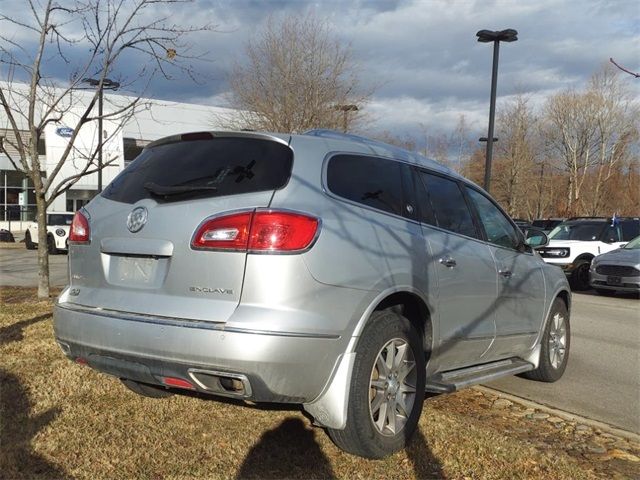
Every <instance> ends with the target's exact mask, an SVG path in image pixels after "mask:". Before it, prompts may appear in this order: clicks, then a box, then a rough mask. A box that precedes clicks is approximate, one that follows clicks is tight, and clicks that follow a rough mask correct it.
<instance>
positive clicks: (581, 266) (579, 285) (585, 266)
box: [569, 260, 591, 290]
mask: <svg viewBox="0 0 640 480" xmlns="http://www.w3.org/2000/svg"><path fill="white" fill-rule="evenodd" d="M590 266H591V261H590V260H579V261H578V262H577V264H576V267H575V269H574V270H573V273H572V274H571V278H570V279H569V283H571V288H573V289H574V290H589V267H590Z"/></svg>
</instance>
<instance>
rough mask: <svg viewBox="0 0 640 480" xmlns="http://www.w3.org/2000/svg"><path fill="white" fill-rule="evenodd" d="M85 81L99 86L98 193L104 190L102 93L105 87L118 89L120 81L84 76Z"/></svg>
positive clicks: (93, 85) (83, 80)
mask: <svg viewBox="0 0 640 480" xmlns="http://www.w3.org/2000/svg"><path fill="white" fill-rule="evenodd" d="M82 82H83V83H88V84H89V85H91V86H92V87H98V193H100V192H102V143H103V138H104V134H103V133H102V94H103V92H104V89H105V88H106V89H107V90H117V89H118V88H119V87H120V83H118V82H115V81H113V80H111V79H110V78H103V79H102V81H101V80H98V79H95V78H83V79H82Z"/></svg>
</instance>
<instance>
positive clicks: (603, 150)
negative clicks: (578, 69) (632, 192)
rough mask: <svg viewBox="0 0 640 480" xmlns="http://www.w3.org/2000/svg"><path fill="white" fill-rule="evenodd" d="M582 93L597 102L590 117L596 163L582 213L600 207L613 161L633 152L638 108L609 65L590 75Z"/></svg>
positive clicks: (636, 131)
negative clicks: (594, 135)
mask: <svg viewBox="0 0 640 480" xmlns="http://www.w3.org/2000/svg"><path fill="white" fill-rule="evenodd" d="M586 95H587V97H588V98H589V99H590V101H591V102H592V103H593V104H594V105H596V106H597V109H596V111H595V119H594V120H595V122H594V123H595V125H594V128H595V130H596V152H595V157H596V159H595V164H596V165H595V172H594V174H593V177H594V178H593V188H592V189H591V192H590V195H589V198H588V202H585V209H586V213H588V214H590V215H595V214H597V212H599V211H600V210H601V207H602V200H603V193H604V192H605V187H606V185H607V183H608V182H609V181H610V180H611V178H612V177H613V174H614V173H615V171H616V169H615V167H616V165H618V164H620V163H623V162H625V161H626V160H627V159H628V158H629V156H630V155H633V148H631V147H632V145H633V144H634V143H635V142H637V141H638V136H639V131H638V130H639V129H638V120H637V119H638V117H639V115H640V111H639V110H638V105H637V104H636V103H634V102H633V97H632V96H631V94H630V92H629V91H628V89H627V88H626V84H624V83H622V82H621V81H620V79H619V77H618V74H617V72H616V71H614V70H613V69H611V68H604V69H603V70H601V71H600V72H598V73H596V74H595V75H594V76H593V77H592V78H591V81H590V82H589V88H588V90H587V92H586Z"/></svg>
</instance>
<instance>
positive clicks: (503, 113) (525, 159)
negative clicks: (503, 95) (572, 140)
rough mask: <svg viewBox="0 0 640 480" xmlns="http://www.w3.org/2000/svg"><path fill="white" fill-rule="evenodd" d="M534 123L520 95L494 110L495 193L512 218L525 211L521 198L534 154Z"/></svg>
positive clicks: (527, 190)
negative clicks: (495, 117)
mask: <svg viewBox="0 0 640 480" xmlns="http://www.w3.org/2000/svg"><path fill="white" fill-rule="evenodd" d="M536 122H537V119H536V117H535V116H534V114H533V111H532V109H531V108H530V107H529V104H528V100H527V98H526V97H525V96H523V95H518V96H516V97H515V98H514V99H513V100H511V101H510V102H509V103H507V104H506V105H505V106H503V107H502V108H501V109H500V111H499V112H498V121H497V124H498V131H497V134H498V138H499V139H500V141H499V142H498V143H497V148H496V150H497V152H496V153H497V158H496V160H497V161H496V167H497V168H496V173H495V175H494V177H495V182H496V192H495V194H496V196H497V197H498V198H500V200H501V202H502V204H503V205H504V207H505V209H506V210H507V212H508V213H509V215H511V216H512V217H516V216H518V217H520V216H523V213H525V212H524V208H523V206H524V205H525V201H524V200H525V198H527V197H528V196H529V193H530V187H531V185H532V182H531V176H532V170H533V167H534V163H535V159H536V155H537V148H536V145H535V141H536V140H537V139H536V138H535V132H536ZM526 213H527V214H529V212H526Z"/></svg>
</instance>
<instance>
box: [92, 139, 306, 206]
mask: <svg viewBox="0 0 640 480" xmlns="http://www.w3.org/2000/svg"><path fill="white" fill-rule="evenodd" d="M292 164H293V151H292V150H291V149H290V148H289V147H288V146H286V145H283V144H281V143H279V142H275V141H272V140H266V139H257V138H247V137H223V138H214V139H211V140H192V141H180V142H175V143H169V144H165V145H159V146H157V147H152V148H149V149H145V150H144V151H143V152H142V153H141V154H140V155H139V156H138V157H137V158H136V159H135V160H134V161H133V162H131V164H130V165H129V166H128V167H127V168H126V169H125V170H124V171H123V172H122V173H120V175H118V176H117V177H116V178H115V179H114V180H113V182H111V184H109V186H108V187H107V188H106V189H105V190H104V191H103V192H102V196H103V197H105V198H108V199H110V200H114V201H116V202H124V203H135V202H137V201H138V200H141V199H143V198H153V199H155V200H157V201H160V202H165V201H180V200H185V199H188V198H194V197H198V198H202V197H220V196H226V195H238V194H241V193H249V192H259V191H264V190H275V189H278V188H282V187H284V186H285V185H286V183H287V182H288V181H289V177H290V176H291V167H292Z"/></svg>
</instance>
